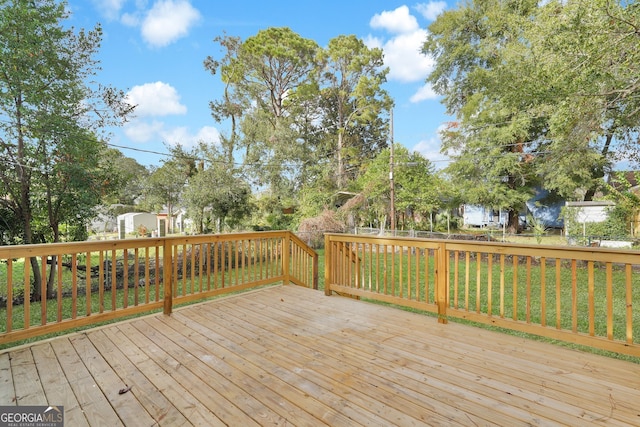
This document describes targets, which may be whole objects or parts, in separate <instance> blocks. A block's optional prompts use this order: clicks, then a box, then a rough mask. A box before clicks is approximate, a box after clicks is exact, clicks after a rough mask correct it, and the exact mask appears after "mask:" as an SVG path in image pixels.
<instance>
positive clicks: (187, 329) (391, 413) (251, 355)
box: [0, 286, 640, 426]
mask: <svg viewBox="0 0 640 427" xmlns="http://www.w3.org/2000/svg"><path fill="white" fill-rule="evenodd" d="M0 386H1V387H0V388H1V390H0V405H63V406H64V407H65V415H66V417H67V422H68V423H71V424H69V425H74V426H75V425H90V426H102V425H108V426H117V425H124V426H135V425H141V426H142V425H144V426H152V425H159V426H182V425H196V426H223V425H234V426H235V425H242V426H252V425H254V426H259V425H262V426H270V425H271V426H275V425H278V426H282V425H291V426H316V425H330V426H356V425H363V426H365V425H366V426H389V425H397V426H422V425H434V426H455V425H460V426H469V425H474V426H491V425H497V426H520V425H522V426H525V425H539V426H554V425H558V426H562V425H571V426H582V425H584V426H589V425H607V426H633V425H636V426H637V425H640V404H639V403H638V402H640V364H634V363H631V362H626V361H622V360H617V359H611V358H607V357H604V356H599V355H594V354H589V353H585V352H580V351H576V350H571V349H568V348H565V347H561V346H557V345H552V344H550V343H545V342H541V341H534V340H530V339H526V338H522V337H516V336H512V335H506V334H500V333H497V332H493V331H488V330H485V329H480V328H476V327H472V326H468V325H462V324H457V323H453V322H452V323H449V324H447V325H441V324H439V323H437V321H436V319H435V318H433V317H429V316H424V315H420V314H417V313H411V312H407V311H403V310H399V309H396V308H392V307H386V306H382V305H376V304H371V303H367V302H363V301H358V300H354V299H351V298H342V297H339V296H331V297H326V296H325V295H324V294H323V293H322V292H318V291H313V290H310V289H304V288H299V287H296V286H275V287H270V288H264V289H260V290H256V291H251V292H248V293H244V294H238V295H234V296H230V297H226V298H220V299H216V300H213V301H209V302H205V303H200V304H194V305H191V306H187V307H181V308H179V309H177V310H175V311H174V313H173V314H172V315H171V316H169V317H168V316H164V315H162V314H156V315H151V316H145V317H141V318H137V319H132V320H127V321H123V322H118V323H113V324H111V325H107V326H103V327H100V328H95V329H91V330H87V331H85V332H80V333H75V334H70V335H66V336H61V337H59V338H54V339H49V340H45V341H42V342H37V343H34V344H30V345H25V346H20V347H16V348H13V349H7V350H3V351H0ZM129 386H130V387H131V389H130V390H128V391H127V392H126V393H122V394H121V393H120V390H122V389H123V388H125V387H129Z"/></svg>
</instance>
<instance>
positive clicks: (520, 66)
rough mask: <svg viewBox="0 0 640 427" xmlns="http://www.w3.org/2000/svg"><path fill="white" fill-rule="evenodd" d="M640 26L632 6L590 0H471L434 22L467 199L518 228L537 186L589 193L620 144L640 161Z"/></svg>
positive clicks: (455, 168)
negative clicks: (501, 212) (505, 215)
mask: <svg viewBox="0 0 640 427" xmlns="http://www.w3.org/2000/svg"><path fill="white" fill-rule="evenodd" d="M639 26H640V12H639V9H638V8H637V7H636V6H635V5H634V4H630V3H626V2H605V1H586V0H569V1H559V0H556V1H548V2H539V1H537V0H526V1H518V2H510V1H502V0H488V1H484V0H482V1H480V0H471V1H469V2H466V3H461V4H460V5H459V6H458V7H457V8H456V9H452V10H449V11H446V12H444V13H443V14H441V15H440V16H439V17H438V19H437V20H436V21H434V22H433V23H432V25H431V26H430V27H429V35H428V37H427V40H426V42H425V44H424V52H425V53H427V54H430V55H433V57H434V58H435V68H434V70H433V72H432V73H431V74H430V76H429V78H428V81H429V82H430V83H431V84H432V86H433V88H434V90H435V91H436V92H437V93H439V94H441V95H443V97H444V98H443V103H444V104H445V106H446V107H447V111H448V112H449V113H450V114H451V115H454V116H455V117H456V121H455V122H453V123H451V124H450V126H449V127H448V128H447V129H446V130H445V131H444V132H443V135H442V140H443V151H445V152H447V153H449V154H450V155H451V156H452V157H453V158H454V162H453V163H452V164H451V166H450V168H449V172H450V174H451V176H452V177H453V179H454V180H455V182H456V184H457V185H458V186H459V187H460V188H461V190H462V192H463V195H464V198H465V201H467V202H469V203H478V204H485V205H490V206H493V207H496V208H503V209H508V210H509V211H510V213H511V214H510V225H511V227H515V225H516V224H515V223H517V215H516V214H517V212H518V211H519V210H520V208H521V207H522V206H523V203H524V202H525V201H526V200H527V199H528V198H529V197H530V194H531V189H533V188H534V187H536V186H537V185H540V184H542V185H544V187H545V188H546V189H547V190H553V191H555V192H557V193H559V194H561V195H563V196H564V197H566V198H568V199H569V200H572V199H583V200H591V199H592V198H593V196H594V194H595V193H596V191H597V190H599V188H600V187H601V184H602V178H603V177H604V176H605V174H606V172H607V170H609V169H610V168H611V165H612V163H613V161H614V160H616V159H615V158H614V157H613V156H614V152H617V155H620V154H621V153H624V156H625V158H637V153H638V150H637V145H634V144H632V143H630V142H631V141H633V140H636V139H637V133H638V130H639V129H640V125H639V123H640V120H639V119H640V108H639V107H640V103H639V102H638V99H637V97H633V96H628V95H629V94H631V93H634V92H635V91H636V90H637V75H638V73H639V71H640V70H638V63H640V61H639V60H638V59H640V58H639V55H640V54H639V53H638V52H639V50H638V49H637V44H638V36H637V28H638V27H639ZM614 146H615V148H616V150H615V151H614V150H613V147H614ZM511 227H510V228H511Z"/></svg>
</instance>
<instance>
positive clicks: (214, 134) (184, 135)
mask: <svg viewBox="0 0 640 427" xmlns="http://www.w3.org/2000/svg"><path fill="white" fill-rule="evenodd" d="M160 136H161V138H162V140H163V141H164V142H166V143H167V144H170V145H181V146H183V147H185V148H190V147H195V146H196V145H198V143H200V142H204V143H205V144H219V143H220V132H218V129H216V128H214V127H213V126H204V127H202V128H200V129H199V130H198V132H196V133H195V134H192V133H191V132H190V131H189V129H188V128H187V127H185V126H179V127H174V128H171V129H167V130H165V131H163V132H162V133H161V135H160Z"/></svg>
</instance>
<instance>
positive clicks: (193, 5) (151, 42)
mask: <svg viewBox="0 0 640 427" xmlns="http://www.w3.org/2000/svg"><path fill="white" fill-rule="evenodd" d="M449 1H451V0H449ZM68 5H69V10H70V12H71V18H70V22H69V24H71V25H73V26H74V27H76V28H85V29H89V28H93V27H94V26H95V24H96V23H98V22H99V23H100V24H101V25H102V27H103V32H104V35H103V43H102V47H101V49H100V54H99V59H100V60H101V65H102V71H101V72H100V73H99V74H98V76H97V78H98V81H99V82H103V83H105V84H109V85H112V86H114V87H117V88H119V89H122V90H124V91H125V92H127V94H128V97H129V100H130V102H132V103H135V104H136V105H138V107H137V109H136V117H135V118H134V119H133V120H131V122H130V123H128V124H127V125H125V126H124V127H122V128H119V129H115V130H113V131H112V135H111V138H110V142H111V143H112V144H116V145H120V146H125V147H132V148H135V149H138V150H147V151H155V152H161V153H166V152H167V149H166V147H165V144H169V145H171V144H176V143H180V144H181V145H183V146H185V147H190V146H193V145H194V144H196V143H197V142H198V141H200V140H203V141H205V142H210V143H215V142H216V141H218V138H219V134H220V133H223V134H228V131H229V129H228V128H227V127H226V125H224V124H222V125H220V124H218V123H215V122H214V120H213V119H212V118H211V115H210V111H209V102H210V101H212V100H215V99H219V98H220V96H221V93H222V92H221V91H222V85H221V83H220V81H219V78H218V76H212V75H211V74H210V73H208V72H207V71H206V70H205V69H204V66H203V61H204V59H205V58H206V57H207V56H208V55H212V56H214V57H216V58H220V57H221V55H222V52H221V50H220V48H219V46H218V45H217V44H216V43H214V42H213V39H214V38H215V37H217V36H222V35H224V34H225V33H226V34H227V35H230V36H239V37H241V38H242V39H243V40H245V39H247V38H248V37H251V36H253V35H255V34H257V33H258V31H260V30H262V29H266V28H269V27H285V26H286V27H289V28H291V29H292V30H293V31H295V32H297V33H298V34H300V35H301V36H302V37H305V38H308V39H312V40H315V41H316V42H317V43H318V44H319V45H320V46H326V45H327V43H328V42H329V40H330V39H332V38H334V37H337V36H339V35H341V34H355V35H356V36H357V37H359V38H361V39H363V40H364V41H365V43H366V44H367V45H368V46H370V47H380V48H382V49H383V50H384V54H385V64H386V65H387V66H388V67H389V68H390V72H389V75H388V82H387V83H386V85H385V89H386V90H387V91H388V92H389V93H390V95H391V96H392V98H393V99H394V102H395V105H396V106H395V109H394V140H395V141H396V142H397V143H401V144H403V145H405V146H406V147H407V148H409V149H410V150H413V151H419V152H421V153H422V154H424V155H425V156H426V157H427V158H429V159H430V160H431V161H433V162H434V164H435V165H436V166H437V167H438V168H441V167H444V166H446V161H444V160H442V159H443V156H442V155H441V154H440V153H439V147H440V142H439V138H438V129H439V128H440V127H441V126H442V125H443V123H444V122H446V121H447V120H449V118H448V117H446V116H445V114H444V107H443V106H442V105H441V104H440V101H439V98H438V97H437V96H435V94H434V93H433V92H432V91H431V89H430V87H429V86H427V85H425V79H426V77H427V75H428V73H429V71H430V69H431V67H432V64H433V61H432V60H431V59H430V58H428V57H425V56H424V55H422V54H420V52H419V50H420V48H421V46H422V43H423V42H424V40H425V37H426V34H427V33H426V28H427V26H428V25H429V23H430V22H431V21H433V19H434V18H435V16H437V14H438V13H439V12H441V11H442V10H444V9H445V8H447V7H448V6H447V3H446V2H444V1H431V2H425V3H405V2H402V1H389V0H387V1H381V0H341V1H335V0H325V1H322V2H320V1H314V2H308V1H305V0H300V1H298V2H297V3H294V2H277V1H276V2H269V1H264V0H252V1H243V0H235V1H234V0H227V1H209V0H90V1H87V0H69V4H68ZM122 152H123V153H124V154H125V155H126V156H128V157H133V158H135V159H136V160H137V161H138V162H140V163H141V164H143V165H145V166H149V165H157V166H159V165H160V163H161V160H163V159H166V156H162V155H157V154H152V153H145V152H141V151H135V150H128V149H122Z"/></svg>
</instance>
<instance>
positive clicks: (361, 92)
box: [321, 35, 392, 189]
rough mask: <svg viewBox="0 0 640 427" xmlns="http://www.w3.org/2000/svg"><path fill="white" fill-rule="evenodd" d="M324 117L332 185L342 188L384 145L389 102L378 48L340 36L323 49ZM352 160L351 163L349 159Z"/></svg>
mask: <svg viewBox="0 0 640 427" xmlns="http://www.w3.org/2000/svg"><path fill="white" fill-rule="evenodd" d="M322 64H323V68H322V73H321V97H322V107H323V114H322V122H323V127H324V128H325V129H327V131H328V134H329V135H331V136H334V137H336V138H335V139H336V141H335V143H334V144H332V145H331V152H333V153H334V155H335V158H336V167H335V171H336V172H335V177H336V187H337V188H338V189H344V188H345V184H346V183H347V182H348V180H349V179H348V178H351V179H354V178H355V177H356V174H357V173H358V172H359V170H360V167H361V166H362V164H363V163H366V162H367V161H368V160H370V159H372V158H373V157H375V155H376V154H377V153H378V152H379V151H380V149H382V148H383V147H386V145H387V137H388V122H387V121H386V120H382V119H381V117H382V116H383V115H384V114H385V113H388V112H389V110H390V109H391V106H392V101H391V98H390V97H389V95H388V94H387V92H386V91H385V90H384V89H382V84H383V83H384V82H385V81H386V75H387V73H388V72H389V69H388V68H383V64H384V63H383V53H382V50H381V49H378V48H374V49H369V48H368V47H367V46H365V44H364V42H363V41H362V40H360V39H358V38H357V37H355V36H353V35H351V36H338V37H336V38H333V39H331V40H330V41H329V45H328V47H327V48H326V49H325V50H323V51H322ZM348 163H350V165H349V166H350V167H349V168H348V167H347V164H348Z"/></svg>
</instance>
